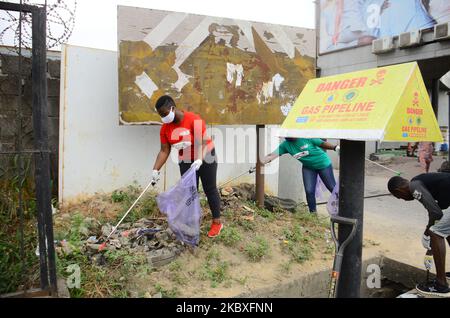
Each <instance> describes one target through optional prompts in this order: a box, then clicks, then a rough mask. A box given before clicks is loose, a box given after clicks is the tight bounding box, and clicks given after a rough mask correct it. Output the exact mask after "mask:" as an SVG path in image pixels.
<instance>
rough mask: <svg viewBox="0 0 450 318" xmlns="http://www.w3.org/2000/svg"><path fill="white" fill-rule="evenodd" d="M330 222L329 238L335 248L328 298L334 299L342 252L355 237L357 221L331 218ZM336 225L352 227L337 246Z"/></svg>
mask: <svg viewBox="0 0 450 318" xmlns="http://www.w3.org/2000/svg"><path fill="white" fill-rule="evenodd" d="M330 221H331V237H332V238H333V241H334V246H335V247H336V252H335V253H336V254H335V257H334V263H333V271H332V273H331V282H330V293H329V298H335V297H336V291H337V288H338V284H339V274H340V272H341V266H342V260H343V258H344V250H345V248H346V247H347V245H348V244H350V242H351V241H352V239H353V238H354V237H355V234H356V227H357V225H358V220H356V219H350V218H345V217H342V216H331V218H330ZM336 223H337V224H339V225H342V224H344V225H351V226H352V230H351V232H350V234H349V235H348V237H347V238H346V239H345V240H344V241H343V242H342V243H341V244H339V240H338V237H337V235H336V228H335V225H336Z"/></svg>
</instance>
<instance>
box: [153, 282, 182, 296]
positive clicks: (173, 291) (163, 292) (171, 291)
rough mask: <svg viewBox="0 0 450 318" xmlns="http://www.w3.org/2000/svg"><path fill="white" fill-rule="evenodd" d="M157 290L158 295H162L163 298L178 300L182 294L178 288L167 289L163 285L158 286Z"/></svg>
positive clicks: (156, 286)
mask: <svg viewBox="0 0 450 318" xmlns="http://www.w3.org/2000/svg"><path fill="white" fill-rule="evenodd" d="M155 289H156V291H157V292H158V293H161V295H162V297H163V298H176V297H178V295H179V294H180V292H179V290H178V288H176V287H174V288H172V289H167V288H165V287H164V286H162V285H161V284H156V285H155Z"/></svg>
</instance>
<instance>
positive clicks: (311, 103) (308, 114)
mask: <svg viewBox="0 0 450 318" xmlns="http://www.w3.org/2000/svg"><path fill="white" fill-rule="evenodd" d="M280 135H281V136H289V137H303V138H313V137H314V138H335V139H348V140H376V141H396V142H398V141H400V142H402V141H404V142H409V141H436V142H439V141H442V134H441V132H440V129H439V125H438V123H437V120H436V117H435V115H434V112H433V109H432V107H431V102H430V99H429V97H428V92H427V90H426V88H425V85H424V83H423V79H422V75H421V73H420V70H419V67H418V65H417V63H415V62H414V63H406V64H399V65H394V66H387V67H381V68H374V69H369V70H363V71H358V72H353V73H347V74H341V75H336V76H329V77H324V78H318V79H313V80H310V81H309V82H308V84H307V85H306V86H305V88H304V89H303V91H302V93H301V94H300V96H299V97H298V99H297V101H296V102H295V104H294V106H293V108H292V109H291V111H290V112H289V115H288V116H287V118H286V120H285V121H284V122H283V124H282V126H281V130H280Z"/></svg>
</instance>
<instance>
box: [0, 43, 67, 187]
mask: <svg viewBox="0 0 450 318" xmlns="http://www.w3.org/2000/svg"><path fill="white" fill-rule="evenodd" d="M47 57H48V62H47V78H48V111H49V113H48V115H49V117H48V127H49V130H48V133H49V147H50V150H51V157H50V158H51V171H52V179H53V181H54V182H57V172H58V153H57V150H58V138H59V137H58V134H59V128H58V126H59V76H60V55H59V53H57V52H48V53H47ZM0 63H1V64H0V151H15V150H16V149H15V142H16V138H17V133H18V126H17V124H18V122H17V120H18V119H17V118H18V113H17V112H18V105H19V76H18V75H19V68H18V66H19V57H18V55H17V54H16V53H15V52H14V51H13V49H12V48H10V47H0ZM22 79H23V81H22V107H21V110H22V116H23V117H22V148H23V149H26V150H32V149H34V144H33V123H32V116H31V115H32V84H31V58H30V52H29V51H27V50H24V51H23V58H22ZM27 157H30V156H29V155H27ZM10 158H11V156H0V168H6V166H7V165H9V159H10ZM31 171H32V170H31Z"/></svg>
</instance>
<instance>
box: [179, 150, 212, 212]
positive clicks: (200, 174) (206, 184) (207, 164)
mask: <svg viewBox="0 0 450 318" xmlns="http://www.w3.org/2000/svg"><path fill="white" fill-rule="evenodd" d="M191 165H192V162H183V161H181V162H180V163H179V166H180V173H181V175H183V174H185V173H186V171H188V170H189V168H190V167H191ZM196 175H197V190H198V181H199V179H200V180H201V181H202V186H203V190H204V191H205V194H206V198H207V199H208V204H209V208H210V209H211V212H212V216H213V218H214V219H218V218H219V217H220V195H219V190H218V189H217V184H216V180H217V157H216V152H215V149H213V150H211V152H209V153H208V154H206V157H205V160H203V163H202V165H201V166H200V169H198V171H197V173H196Z"/></svg>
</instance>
